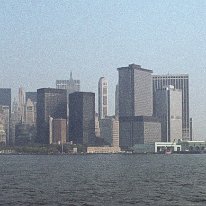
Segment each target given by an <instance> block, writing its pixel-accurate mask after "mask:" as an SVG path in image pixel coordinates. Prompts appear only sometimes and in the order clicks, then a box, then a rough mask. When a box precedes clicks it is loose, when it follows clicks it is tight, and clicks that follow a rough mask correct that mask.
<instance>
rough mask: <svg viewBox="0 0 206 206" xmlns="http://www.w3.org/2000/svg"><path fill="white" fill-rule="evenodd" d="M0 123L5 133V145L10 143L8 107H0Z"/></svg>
mask: <svg viewBox="0 0 206 206" xmlns="http://www.w3.org/2000/svg"><path fill="white" fill-rule="evenodd" d="M0 122H1V123H2V124H3V128H4V131H5V133H6V145H9V144H10V143H11V140H10V108H9V106H4V105H0Z"/></svg>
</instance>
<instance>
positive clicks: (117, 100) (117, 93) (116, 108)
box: [115, 84, 119, 118]
mask: <svg viewBox="0 0 206 206" xmlns="http://www.w3.org/2000/svg"><path fill="white" fill-rule="evenodd" d="M115 116H116V117H117V118H119V85H118V84H117V85H116V89H115Z"/></svg>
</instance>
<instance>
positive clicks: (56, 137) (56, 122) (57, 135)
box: [49, 118, 67, 144]
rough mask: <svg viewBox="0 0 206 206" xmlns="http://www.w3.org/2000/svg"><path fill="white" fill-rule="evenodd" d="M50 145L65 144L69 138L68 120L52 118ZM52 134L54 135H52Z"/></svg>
mask: <svg viewBox="0 0 206 206" xmlns="http://www.w3.org/2000/svg"><path fill="white" fill-rule="evenodd" d="M50 121H51V122H50V124H49V125H50V128H49V131H50V134H49V136H50V144H64V143H66V136H67V122H66V119H53V118H50ZM51 132H52V133H51Z"/></svg>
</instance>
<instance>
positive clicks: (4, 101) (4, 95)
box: [0, 88, 11, 114]
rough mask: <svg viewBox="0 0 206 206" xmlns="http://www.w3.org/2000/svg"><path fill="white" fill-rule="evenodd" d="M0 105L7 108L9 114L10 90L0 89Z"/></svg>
mask: <svg viewBox="0 0 206 206" xmlns="http://www.w3.org/2000/svg"><path fill="white" fill-rule="evenodd" d="M0 105H2V106H8V107H9V111H10V114H11V89H10V88H0Z"/></svg>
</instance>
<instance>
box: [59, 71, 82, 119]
mask: <svg viewBox="0 0 206 206" xmlns="http://www.w3.org/2000/svg"><path fill="white" fill-rule="evenodd" d="M56 88H57V89H66V90H67V104H68V105H67V106H68V111H67V112H68V116H69V94H71V93H73V92H79V91H80V80H74V79H73V77H72V72H70V79H69V80H56Z"/></svg>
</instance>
